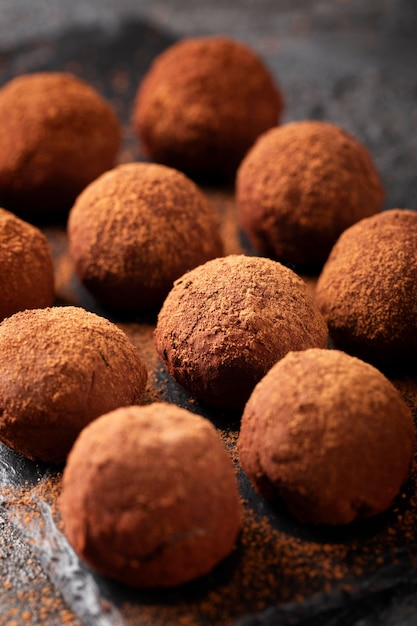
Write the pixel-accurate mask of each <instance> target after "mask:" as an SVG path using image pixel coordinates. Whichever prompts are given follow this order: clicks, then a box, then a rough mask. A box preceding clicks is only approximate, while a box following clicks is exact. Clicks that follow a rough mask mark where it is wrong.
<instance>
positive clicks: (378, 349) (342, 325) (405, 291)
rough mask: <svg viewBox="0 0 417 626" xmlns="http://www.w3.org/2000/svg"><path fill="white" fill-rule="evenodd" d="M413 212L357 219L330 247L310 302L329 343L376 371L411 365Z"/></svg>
mask: <svg viewBox="0 0 417 626" xmlns="http://www.w3.org/2000/svg"><path fill="white" fill-rule="evenodd" d="M416 241H417V213H416V212H414V211H410V210H407V209H391V210H389V211H383V212H382V213H380V214H378V215H375V216H373V217H369V218H367V219H364V220H361V221H360V222H358V223H357V224H355V225H353V226H351V227H350V228H349V229H347V230H346V231H345V232H344V233H343V234H342V235H341V237H340V238H339V240H338V241H337V243H336V244H335V246H334V248H333V250H332V252H331V254H330V256H329V259H328V261H327V262H326V264H325V265H324V267H323V269H322V272H321V274H320V276H319V279H318V282H317V289H316V301H317V305H318V307H319V309H320V310H321V312H322V313H323V315H324V317H325V319H326V320H327V322H328V325H329V332H330V334H331V337H332V339H333V342H334V344H335V345H336V346H337V347H339V348H341V349H343V350H344V351H345V352H349V353H350V354H354V355H356V356H358V357H360V358H363V359H364V360H366V361H370V362H372V363H374V364H375V365H378V366H380V367H382V368H391V367H394V368H398V366H402V365H407V364H411V363H414V364H416V363H417V361H416V352H417V331H416V320H417V304H416V303H417V255H416Z"/></svg>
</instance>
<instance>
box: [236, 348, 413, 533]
mask: <svg viewBox="0 0 417 626" xmlns="http://www.w3.org/2000/svg"><path fill="white" fill-rule="evenodd" d="M414 440H415V432H414V423H413V416H412V413H411V411H410V409H409V408H408V406H407V405H406V403H405V402H404V400H403V399H402V396H401V395H400V393H399V392H398V390H397V389H396V388H395V387H394V386H393V385H392V384H391V383H390V381H389V380H388V379H387V378H385V376H383V374H382V373H381V372H379V371H378V370H377V369H375V368H374V367H373V366H372V365H369V364H368V363H365V362H364V361H360V360H359V359H357V358H355V357H352V356H349V355H347V354H346V353H344V352H340V351H338V350H320V349H310V350H305V351H302V352H290V353H289V354H287V355H286V356H285V357H284V358H283V359H282V360H281V361H280V362H279V363H277V364H276V365H274V367H273V368H272V369H271V370H270V371H269V372H268V373H267V374H266V376H265V377H264V378H263V379H262V380H261V381H260V382H259V383H258V385H257V386H256V387H255V389H254V391H253V393H252V395H251V397H250V399H249V401H248V403H247V405H246V407H245V410H244V413H243V416H242V422H241V430H240V434H239V440H238V450H239V458H240V462H241V464H242V467H243V469H244V471H245V472H246V473H247V475H248V476H249V478H250V480H251V482H252V483H253V485H254V486H255V488H256V489H257V490H258V491H259V492H260V493H261V494H262V495H263V496H265V497H266V498H267V499H269V500H278V499H281V500H282V501H283V502H284V503H285V504H286V505H287V507H288V509H289V511H290V512H291V513H292V514H293V515H294V516H295V517H296V518H298V520H299V521H301V522H309V523H313V524H347V523H349V522H352V521H353V520H354V519H356V518H362V517H368V516H371V515H376V514H377V513H381V512H382V511H384V510H385V509H387V508H388V507H389V506H390V505H391V503H392V502H393V499H394V498H395V496H396V495H397V494H398V493H399V490H400V488H401V486H402V484H403V482H404V481H405V479H406V477H407V475H408V473H409V470H410V468H411V463H412V460H413V456H414Z"/></svg>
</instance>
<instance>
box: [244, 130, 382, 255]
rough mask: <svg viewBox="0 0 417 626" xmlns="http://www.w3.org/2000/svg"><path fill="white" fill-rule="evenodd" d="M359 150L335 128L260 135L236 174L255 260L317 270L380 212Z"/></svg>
mask: <svg viewBox="0 0 417 626" xmlns="http://www.w3.org/2000/svg"><path fill="white" fill-rule="evenodd" d="M383 195H384V193H383V189H382V185H381V181H380V178H379V175H378V173H377V171H376V169H375V166H374V164H373V162H372V160H371V156H370V154H369V153H368V151H367V149H366V148H365V146H364V145H363V144H361V143H360V142H359V141H357V140H356V139H355V138H354V137H352V136H350V135H349V134H348V133H347V132H346V131H344V130H342V128H339V127H338V126H335V125H334V124H330V123H327V122H318V121H313V120H303V121H297V122H291V123H288V124H285V125H283V126H280V127H278V128H274V129H272V130H270V131H268V132H266V133H265V134H264V135H262V136H261V137H260V138H259V139H258V141H257V142H256V144H255V145H254V146H253V148H252V149H251V150H250V151H249V153H248V154H247V155H246V157H245V159H244V160H243V162H242V163H241V165H240V167H239V171H238V173H237V181H236V204H237V211H238V216H239V219H240V222H241V225H242V227H243V229H244V231H245V232H246V234H247V235H248V236H249V239H250V240H251V242H252V244H253V246H254V247H255V249H256V250H257V251H258V252H261V253H263V254H265V255H266V256H271V257H273V258H276V259H278V260H280V261H283V262H285V263H292V264H294V265H298V266H300V267H302V266H310V267H312V266H317V265H318V266H320V265H322V264H323V262H324V261H325V260H326V258H327V256H328V254H329V252H330V250H331V247H332V246H333V244H334V242H335V241H336V239H337V238H338V236H339V235H340V233H341V232H343V230H345V229H346V228H348V227H349V226H350V225H351V224H353V223H355V222H357V221H358V220H360V219H362V218H364V217H368V216H369V215H373V214H374V213H377V212H378V211H380V210H381V208H382V201H383Z"/></svg>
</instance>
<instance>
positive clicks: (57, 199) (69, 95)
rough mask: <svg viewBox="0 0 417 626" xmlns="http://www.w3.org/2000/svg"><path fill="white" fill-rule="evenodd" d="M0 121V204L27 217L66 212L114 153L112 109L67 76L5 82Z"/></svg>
mask: <svg viewBox="0 0 417 626" xmlns="http://www.w3.org/2000/svg"><path fill="white" fill-rule="evenodd" d="M0 119H1V120H2V124H1V127H0V203H1V204H2V205H3V206H5V208H6V209H9V210H11V211H13V212H15V213H19V214H22V215H25V216H27V218H29V217H30V218H38V217H40V216H44V215H45V214H48V215H49V214H60V213H62V212H63V211H64V210H68V209H69V208H70V206H71V205H72V203H73V202H74V199H75V197H76V196H77V195H78V193H79V192H80V191H81V190H82V189H83V188H84V187H85V186H86V185H87V184H88V183H89V182H91V181H92V180H94V179H95V178H96V177H97V176H99V174H101V173H102V172H104V171H105V170H107V169H109V168H110V167H112V166H113V164H114V161H115V158H116V155H117V152H118V149H119V144H120V137H121V131H120V125H119V122H118V120H117V118H116V115H115V113H114V112H113V109H112V107H111V106H110V105H109V104H108V103H107V102H106V101H105V100H104V99H103V98H102V97H101V96H100V94H99V93H98V92H97V91H96V90H95V89H94V88H93V87H91V86H90V85H88V84H87V83H85V82H84V81H82V80H81V79H79V78H76V77H75V76H73V75H71V74H69V73H64V72H38V73H34V74H24V75H21V76H19V77H17V78H14V79H12V80H11V81H9V82H8V83H7V84H6V85H5V86H4V87H3V88H2V89H1V90H0Z"/></svg>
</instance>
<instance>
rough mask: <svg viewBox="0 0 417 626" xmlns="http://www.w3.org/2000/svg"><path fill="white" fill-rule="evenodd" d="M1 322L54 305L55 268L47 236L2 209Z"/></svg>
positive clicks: (0, 225) (0, 263)
mask: <svg viewBox="0 0 417 626" xmlns="http://www.w3.org/2000/svg"><path fill="white" fill-rule="evenodd" d="M0 285H1V298H0V320H2V319H3V318H5V317H8V316H9V315H13V313H16V312H17V311H22V310H24V309H37V308H43V307H48V306H51V305H52V304H53V303H54V299H55V292H54V267H53V262H52V256H51V251H50V249H49V245H48V241H47V239H46V237H45V235H44V234H43V233H42V232H41V231H40V230H39V229H38V228H36V227H35V226H32V225H31V224H28V223H27V222H24V221H23V220H21V219H19V218H18V217H16V216H15V215H13V213H10V212H9V211H5V210H4V209H0Z"/></svg>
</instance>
